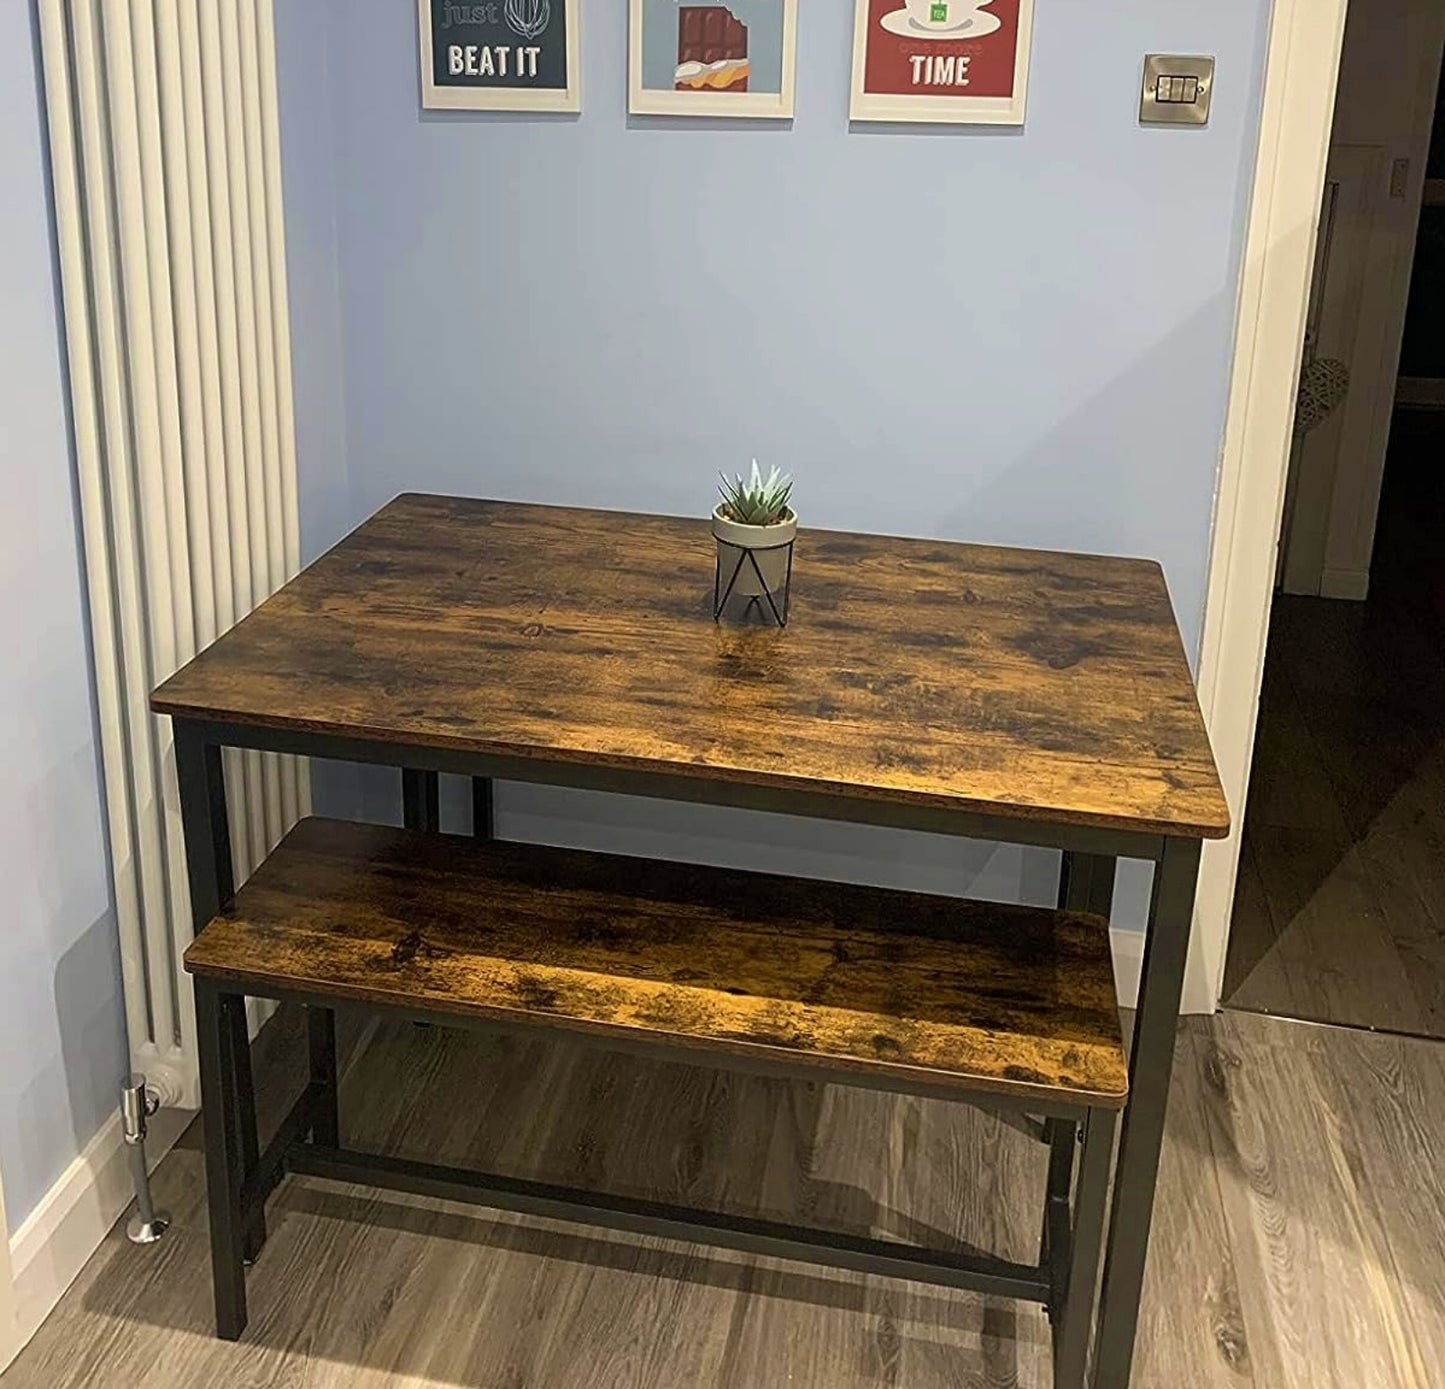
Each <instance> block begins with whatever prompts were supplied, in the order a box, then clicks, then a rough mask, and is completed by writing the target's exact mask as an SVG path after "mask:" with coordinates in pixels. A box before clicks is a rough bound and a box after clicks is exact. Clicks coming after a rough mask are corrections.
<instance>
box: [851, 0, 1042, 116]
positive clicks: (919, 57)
mask: <svg viewBox="0 0 1445 1389" xmlns="http://www.w3.org/2000/svg"><path fill="white" fill-rule="evenodd" d="M914 3H915V0H891V4H890V6H889V11H888V13H887V14H886V15H885V16H883V19H885V20H887V21H889V22H890V23H891V25H892V27H887V26H885V25H884V24H883V23H882V22H881V21H880V18H879V16H878V11H879V10H880V9H881V8H882V6H883V4H884V0H855V4H856V9H855V12H854V23H853V94H852V100H851V103H850V105H849V118H850V119H852V120H855V121H888V122H904V123H910V124H911V123H914V122H919V123H924V124H953V125H1022V124H1023V123H1024V114H1025V111H1026V109H1027V104H1028V78H1029V53H1030V49H1031V47H1032V42H1033V21H1034V0H961V4H962V5H963V6H966V7H969V8H971V9H972V10H973V11H974V12H975V13H974V14H973V15H972V18H973V19H974V20H976V21H979V22H981V23H982V24H987V22H988V21H989V20H995V21H997V23H995V24H994V26H993V27H992V28H987V29H985V30H981V31H980V32H977V33H976V34H975V35H970V34H968V33H967V32H963V33H959V34H958V36H957V37H954V36H953V34H954V31H952V30H940V31H938V32H937V33H931V32H926V31H925V30H923V29H921V28H919V27H918V26H917V24H916V23H914V24H912V25H911V27H910V26H909V25H908V23H907V20H906V19H904V18H901V17H902V16H907V15H908V12H909V11H911V9H912V8H913V6H914ZM950 3H951V4H952V6H953V8H958V7H959V5H960V0H950ZM945 8H946V7H945ZM1000 12H1002V13H1000ZM909 17H910V18H911V16H909ZM885 28H886V32H885ZM910 35H916V36H917V39H916V42H917V52H916V53H913V54H910V55H908V57H907V59H905V61H906V62H907V63H908V64H909V67H908V68H907V71H908V72H909V74H910V76H911V77H912V78H913V80H915V81H918V79H919V78H920V77H925V78H927V79H928V80H927V81H919V82H918V85H919V90H918V91H917V92H914V91H908V92H903V91H894V90H889V91H883V90H877V89H870V81H871V79H870V55H871V54H872V53H873V50H872V47H871V45H872V44H874V43H879V44H888V43H890V42H891V43H897V42H898V40H899V39H902V40H904V41H905V42H906V41H907V38H908V37H909V36H910ZM1010 41H1012V42H1013V53H1012V73H1013V81H1012V88H1011V90H1010V92H1009V93H1008V95H972V94H970V93H969V92H967V91H966V90H964V88H965V87H966V86H967V82H966V81H961V80H958V79H956V78H955V80H954V81H953V82H952V83H937V84H935V83H933V81H932V78H933V73H934V71H935V70H936V71H939V72H942V71H944V68H943V64H944V62H945V61H946V60H947V59H949V58H951V59H953V66H952V71H953V72H954V73H957V72H958V71H959V68H958V62H959V60H960V58H967V59H968V60H969V62H970V63H971V62H974V61H976V60H977V59H978V58H979V57H980V56H987V57H988V59H989V61H990V63H996V61H997V55H996V54H993V53H989V52H988V50H987V49H986V48H985V45H989V44H990V43H991V42H992V43H995V44H1007V43H1008V42H1010ZM935 51H936V53H937V56H936V57H935ZM1007 62H1008V55H1004V62H1003V67H1005V68H1006V66H1007ZM935 64H936V65H937V67H936V68H935ZM940 87H943V88H945V89H946V93H947V94H944V91H941V90H940Z"/></svg>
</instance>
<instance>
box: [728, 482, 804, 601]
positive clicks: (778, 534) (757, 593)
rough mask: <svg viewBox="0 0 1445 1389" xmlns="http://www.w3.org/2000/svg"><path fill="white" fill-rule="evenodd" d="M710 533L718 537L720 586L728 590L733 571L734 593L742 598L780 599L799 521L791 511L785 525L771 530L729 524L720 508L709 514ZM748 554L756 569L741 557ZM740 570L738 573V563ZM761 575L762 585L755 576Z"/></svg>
mask: <svg viewBox="0 0 1445 1389" xmlns="http://www.w3.org/2000/svg"><path fill="white" fill-rule="evenodd" d="M712 533H713V535H715V536H716V537H717V557H718V562H719V563H720V564H721V566H722V586H723V588H724V589H726V588H727V585H728V580H729V579H731V578H732V576H733V571H734V570H737V575H738V578H737V582H736V583H735V584H734V585H733V592H734V593H740V594H742V596H743V597H744V598H761V597H762V596H763V593H764V592H767V593H771V594H773V595H775V596H777V595H781V594H782V592H783V590H784V589H785V588H786V587H787V586H788V549H787V547H788V546H789V545H791V544H792V543H793V541H794V539H795V538H796V537H797V534H798V518H797V516H796V515H794V514H793V513H792V512H791V511H790V512H788V519H787V520H786V521H779V522H778V523H777V524H776V525H772V526H745V525H743V524H742V523H741V522H740V521H730V520H728V518H727V517H726V516H724V515H723V511H722V507H721V506H720V505H719V506H718V507H717V508H716V509H715V510H714V511H713V514H712ZM747 550H751V551H752V552H753V558H754V559H756V560H757V562H758V567H757V569H754V568H753V564H752V560H749V559H747V558H746V556H745V555H744V553H743V552H744V551H747ZM739 560H741V561H742V568H741V569H738V561H739ZM759 571H761V572H762V582H761V583H760V582H759V581H758V573H759Z"/></svg>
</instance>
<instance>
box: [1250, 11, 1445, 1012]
mask: <svg viewBox="0 0 1445 1389" xmlns="http://www.w3.org/2000/svg"><path fill="white" fill-rule="evenodd" d="M1390 7H1393V8H1395V9H1401V0H1389V5H1388V6H1387V5H1386V4H1385V0H1376V3H1374V4H1373V5H1372V4H1371V3H1370V0H1356V3H1355V4H1352V6H1351V12H1350V26H1349V28H1347V31H1346V38H1345V61H1344V63H1343V65H1342V69H1341V78H1340V91H1339V95H1338V99H1337V103H1336V126H1335V140H1334V142H1333V143H1332V146H1331V152H1330V160H1329V168H1328V172H1327V177H1326V191H1325V201H1324V206H1323V209H1322V215H1321V224H1320V237H1319V249H1318V252H1317V255H1316V261H1315V285H1314V293H1313V294H1312V296H1311V303H1310V313H1309V321H1308V326H1307V334H1306V352H1305V363H1306V364H1305V373H1304V385H1303V387H1302V390H1301V400H1302V411H1301V417H1300V418H1299V419H1298V420H1297V424H1296V438H1295V447H1294V450H1293V457H1292V461H1291V473H1290V480H1289V484H1288V489H1287V499H1286V508H1285V521H1284V528H1283V531H1282V535H1281V563H1280V566H1279V576H1278V578H1279V588H1280V590H1281V591H1280V592H1279V593H1278V594H1277V596H1276V600H1275V603H1274V606H1273V610H1272V614H1271V618H1270V624H1269V636H1268V644H1267V651H1266V659H1265V666H1264V681H1263V691H1262V695H1261V701H1260V710H1259V720H1258V726H1257V735H1256V741H1255V748H1254V764H1253V772H1252V774H1251V777H1250V791H1249V798H1248V803H1247V806H1246V809H1245V816H1244V830H1243V835H1242V841H1241V853H1240V861H1239V870H1238V877H1237V880H1236V890H1235V896H1234V907H1233V917H1232V924H1231V930H1230V937H1229V946H1228V952H1227V956H1226V964H1225V973H1224V987H1223V991H1222V1000H1223V1003H1224V1006H1226V1007H1229V1008H1236V1009H1241V1010H1248V1011H1256V1012H1266V1013H1272V1014H1279V1015H1284V1016H1290V1017H1296V1018H1302V1019H1307V1020H1309V1021H1314V1022H1324V1023H1333V1024H1340V1025H1346V1026H1353V1027H1364V1028H1372V1029H1379V1030H1387V1031H1392V1032H1403V1033H1411V1034H1418V1035H1425V1036H1432V1037H1445V206H1440V205H1438V204H1440V203H1445V197H1441V196H1440V195H1441V194H1442V193H1445V184H1437V183H1436V180H1437V179H1440V178H1442V177H1445V93H1442V92H1439V91H1438V90H1436V89H1434V83H1433V82H1432V83H1431V90H1429V91H1428V93H1427V94H1425V95H1423V96H1422V97H1420V98H1417V100H1416V107H1417V109H1416V110H1415V112H1414V113H1413V115H1412V117H1411V121H1412V123H1413V125H1414V127H1415V128H1416V129H1417V130H1418V131H1419V138H1420V141H1421V146H1422V147H1421V148H1420V149H1419V150H1418V151H1416V152H1415V153H1414V154H1410V153H1409V152H1402V151H1401V150H1400V148H1399V146H1398V145H1396V146H1394V147H1392V146H1391V145H1390V144H1389V143H1388V142H1386V141H1381V142H1380V143H1379V144H1378V145H1371V144H1370V142H1369V141H1368V140H1361V139H1359V138H1358V134H1357V132H1359V131H1360V130H1361V129H1362V128H1364V129H1368V128H1369V125H1370V122H1371V119H1372V115H1371V108H1370V104H1369V103H1370V102H1371V101H1372V100H1374V93H1375V92H1378V91H1379V90H1380V87H1381V69H1380V63H1381V61H1382V54H1383V53H1384V51H1385V50H1384V49H1382V48H1381V47H1380V44H1379V38H1380V31H1379V29H1378V27H1376V28H1374V30H1373V32H1372V33H1371V34H1370V35H1368V36H1365V37H1361V35H1362V34H1363V33H1364V29H1363V26H1365V25H1367V24H1372V22H1373V20H1374V19H1377V18H1378V17H1379V15H1380V13H1381V12H1382V10H1384V9H1386V8H1390ZM1405 8H1408V6H1406V7H1405ZM1394 37H1395V38H1397V39H1398V38H1401V37H1403V35H1400V34H1396V35H1395V36H1394ZM1395 52H1396V54H1397V55H1400V54H1402V53H1403V52H1404V50H1403V49H1399V48H1397V49H1396V50H1395ZM1417 53H1418V50H1417ZM1367 55H1368V56H1367ZM1433 60H1434V62H1435V63H1437V64H1438V62H1439V47H1438V46H1437V47H1436V48H1435V49H1434V59H1433ZM1396 61H1397V62H1398V61H1401V59H1400V57H1398V56H1397V59H1396ZM1352 65H1353V66H1352ZM1434 73H1435V74H1438V67H1436V68H1435V69H1434ZM1355 74H1360V76H1355ZM1395 90H1396V99H1397V100H1398V92H1399V90H1400V89H1399V87H1398V85H1397V86H1396V89H1395ZM1422 107H1423V109H1419V108H1422ZM1432 117H1434V119H1433V120H1432ZM1374 119H1377V120H1378V121H1383V120H1384V119H1385V117H1384V116H1383V115H1379V116H1377V117H1374ZM1395 119H1396V120H1398V119H1399V113H1398V107H1397V110H1396V116H1395ZM1432 125H1433V127H1434V135H1433V139H1432V138H1431V136H1430V134H1429V132H1430V129H1431V126H1432ZM1425 144H1429V146H1430V154H1429V166H1430V167H1429V169H1428V178H1425V177H1419V178H1418V179H1417V182H1416V184H1415V190H1416V196H1415V197H1414V198H1413V200H1412V203H1411V206H1410V207H1409V216H1410V225H1409V236H1410V247H1411V249H1412V250H1413V257H1412V260H1413V274H1411V275H1410V277H1409V286H1410V289H1409V310H1408V315H1404V316H1402V314H1401V313H1400V312H1399V309H1398V308H1396V309H1395V310H1394V311H1393V312H1391V311H1390V309H1389V307H1388V304H1387V303H1385V302H1383V301H1384V297H1385V296H1386V295H1387V294H1388V285H1389V274H1388V273H1387V272H1382V268H1381V262H1380V257H1379V254H1378V248H1379V247H1380V246H1381V245H1382V244H1388V237H1387V236H1386V237H1382V233H1381V230H1380V228H1381V225H1382V224H1383V220H1384V219H1388V217H1389V216H1390V213H1391V209H1390V207H1389V204H1388V201H1387V200H1388V199H1390V198H1392V197H1394V196H1395V195H1396V194H1397V193H1398V192H1399V191H1400V190H1401V189H1402V188H1405V187H1407V185H1408V180H1409V172H1408V166H1406V168H1405V170H1404V172H1402V162H1403V161H1407V160H1408V159H1410V158H1419V159H1423V158H1424V148H1423V146H1424V145H1425ZM1422 172H1423V171H1422ZM1393 211H1394V212H1395V214H1396V215H1397V216H1398V215H1400V214H1401V212H1402V211H1403V210H1402V209H1398V208H1397V209H1394V210H1393ZM1372 219H1373V221H1372ZM1417 227H1418V233H1419V234H1418V238H1417V237H1416V234H1415V233H1416V230H1417ZM1372 248H1374V249H1372ZM1408 263H1409V262H1408V261H1407V264H1408ZM1372 277H1373V278H1372ZM1402 289H1403V286H1402ZM1402 317H1404V321H1405V324H1407V325H1408V326H1406V327H1405V329H1404V334H1403V336H1404V351H1403V354H1401V352H1400V342H1401V336H1402V333H1401V329H1402ZM1372 324H1378V325H1379V326H1378V328H1374V327H1371V325H1372ZM1372 333H1376V334H1378V335H1379V336H1380V340H1381V341H1382V342H1383V343H1384V347H1385V351H1386V356H1385V358H1384V361H1385V366H1384V373H1385V374H1384V376H1383V378H1380V377H1378V376H1377V375H1376V376H1372V374H1371V373H1372V370H1373V371H1374V372H1376V373H1378V372H1379V370H1380V367H1379V363H1380V361H1381V357H1380V347H1379V345H1378V344H1377V343H1376V342H1374V341H1372V338H1371V334H1372ZM1320 364H1323V368H1322V369H1321V368H1320ZM1312 369H1314V370H1315V380H1314V381H1313V382H1312V381H1311V372H1312ZM1397 376H1398V378H1399V379H1398V382H1397V380H1396V377H1397ZM1372 413H1374V414H1375V415H1377V416H1378V417H1379V420H1380V422H1381V423H1380V429H1381V444H1382V446H1381V449H1380V452H1381V454H1382V455H1383V457H1382V459H1381V460H1379V461H1376V462H1374V463H1373V464H1372V460H1371V443H1370V440H1371V423H1370V421H1371V416H1372ZM1306 415H1308V418H1305V416H1306ZM1385 441H1387V447H1385V446H1384V444H1385ZM1381 462H1382V463H1383V477H1382V480H1381V481H1380V482H1379V484H1378V490H1377V493H1376V492H1375V484H1373V483H1372V482H1371V478H1370V474H1371V468H1372V466H1373V467H1374V468H1375V469H1376V470H1377V471H1376V473H1375V476H1376V477H1379V476H1380V472H1379V471H1378V470H1379V468H1380V463H1381ZM1372 494H1375V495H1377V496H1378V502H1376V500H1375V495H1372ZM1301 508H1305V512H1304V513H1302V512H1301V510H1300V509H1301ZM1351 545H1353V547H1354V549H1353V554H1351V551H1350V546H1351Z"/></svg>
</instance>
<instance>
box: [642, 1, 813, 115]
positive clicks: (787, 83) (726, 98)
mask: <svg viewBox="0 0 1445 1389" xmlns="http://www.w3.org/2000/svg"><path fill="white" fill-rule="evenodd" d="M772 3H775V4H776V6H777V9H778V11H779V14H778V19H779V21H780V23H781V56H782V69H781V77H780V82H779V90H778V91H776V92H772V91H765V92H759V91H751V90H750V91H746V92H726V91H709V90H698V91H678V90H676V89H675V88H665V87H660V86H648V85H646V80H645V77H646V74H645V54H644V42H645V39H646V37H647V15H648V9H649V0H629V5H628V64H627V71H628V100H627V109H628V112H629V113H630V114H631V115H634V116H708V117H714V118H716V117H723V118H728V119H741V120H791V119H792V118H793V102H794V92H795V90H796V87H797V74H798V0H772ZM704 4H705V0H704ZM706 7H707V8H713V6H710V5H707V6H706ZM768 7H769V0H747V3H740V4H738V5H737V8H739V9H745V8H746V9H758V8H768ZM667 8H668V9H669V10H671V11H674V12H677V13H678V15H679V19H678V23H679V24H680V23H681V22H682V21H681V10H682V8H683V6H682V5H680V4H677V3H669V4H668V5H667ZM716 8H724V9H728V8H731V7H729V6H728V5H727V4H726V2H725V0H720V2H719V4H718V5H717V6H716ZM674 42H676V41H675V40H674Z"/></svg>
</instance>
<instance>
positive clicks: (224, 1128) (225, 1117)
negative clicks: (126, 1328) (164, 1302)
mask: <svg viewBox="0 0 1445 1389" xmlns="http://www.w3.org/2000/svg"><path fill="white" fill-rule="evenodd" d="M232 1013H239V1014H240V1015H241V1026H242V1029H243V1030H244V1028H245V1014H246V1009H245V1003H244V1000H242V999H239V998H237V997H236V996H235V995H234V994H221V993H218V992H217V990H216V989H215V988H214V986H212V985H210V984H208V983H206V982H205V981H203V980H197V981H196V1035H197V1041H198V1046H199V1050H200V1063H201V1116H202V1123H203V1126H204V1129H205V1135H206V1205H207V1210H208V1212H209V1216H210V1227H211V1278H212V1282H213V1284H214V1288H215V1296H216V1335H217V1336H219V1337H220V1338H221V1339H222V1340H224V1341H235V1340H239V1339H240V1336H241V1333H242V1332H243V1331H244V1330H245V1329H246V1266H245V1247H244V1246H245V1242H246V1234H245V1230H244V1229H243V1225H244V1213H243V1211H242V1205H241V1200H242V1191H243V1188H244V1186H245V1176H244V1172H243V1169H242V1160H241V1131H240V1124H239V1122H238V1119H239V1115H240V1107H239V1105H238V1103H237V1095H236V1067H235V1055H234V1042H235V1035H236V1034H235V1025H234V1023H233V1022H232V1019H231V1014H232Z"/></svg>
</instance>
